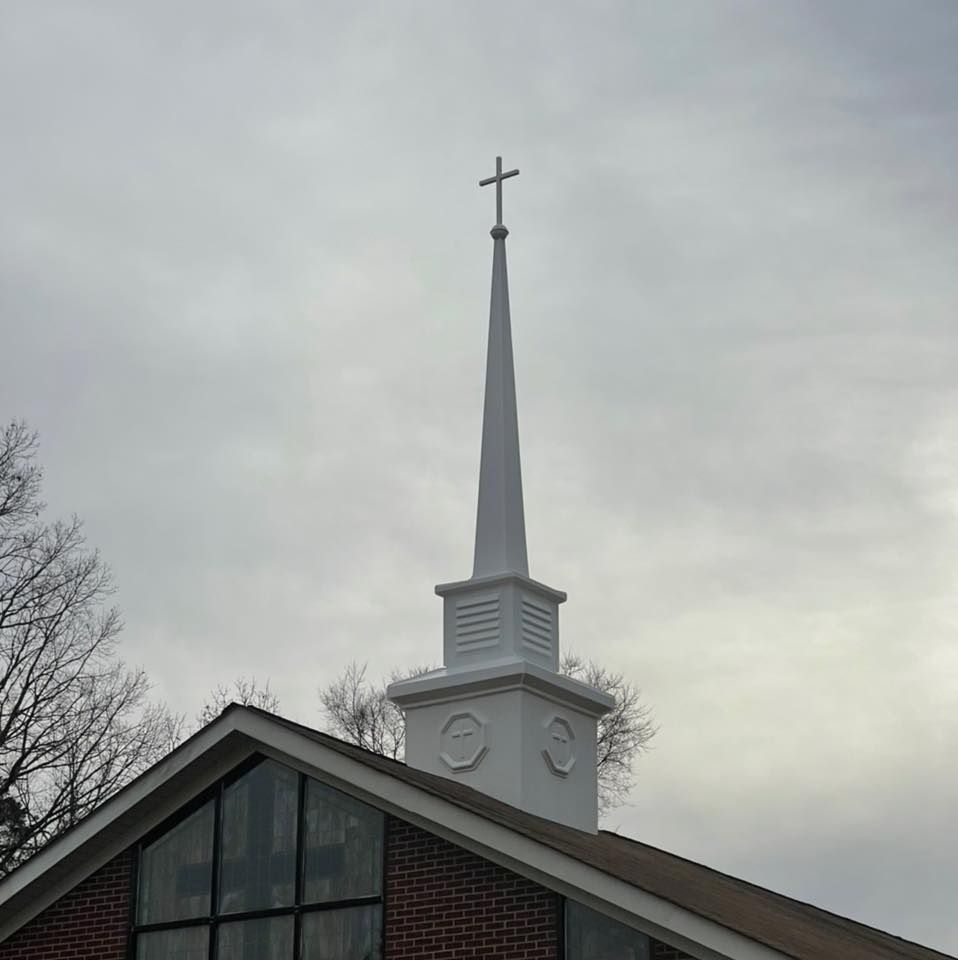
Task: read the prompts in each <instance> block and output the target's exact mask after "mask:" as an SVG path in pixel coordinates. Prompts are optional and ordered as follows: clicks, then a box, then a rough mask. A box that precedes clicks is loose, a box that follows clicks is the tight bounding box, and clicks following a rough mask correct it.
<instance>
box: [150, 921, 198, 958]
mask: <svg viewBox="0 0 958 960" xmlns="http://www.w3.org/2000/svg"><path fill="white" fill-rule="evenodd" d="M209 935H210V931H209V927H186V928H184V929H180V930H160V931H157V932H156V933H138V934H137V935H136V960H207V957H208V956H209V950H210V948H209Z"/></svg>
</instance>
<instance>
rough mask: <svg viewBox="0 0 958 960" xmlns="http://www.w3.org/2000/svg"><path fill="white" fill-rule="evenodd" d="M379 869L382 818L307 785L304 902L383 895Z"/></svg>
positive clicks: (367, 808) (349, 800)
mask: <svg viewBox="0 0 958 960" xmlns="http://www.w3.org/2000/svg"><path fill="white" fill-rule="evenodd" d="M382 866H383V815H382V813H381V812H380V811H379V810H375V809H373V808H372V807H370V806H367V805H366V804H365V803H361V802H360V801H359V800H354V799H353V798H352V797H348V796H346V794H344V793H340V792H339V791H338V790H334V789H333V788H332V787H327V786H325V784H322V783H319V782H318V781H316V780H308V781H307V785H306V871H305V876H304V878H303V900H304V901H305V902H307V903H319V902H326V901H329V900H349V899H351V898H353V897H368V896H375V895H377V894H378V893H380V892H381V890H382Z"/></svg>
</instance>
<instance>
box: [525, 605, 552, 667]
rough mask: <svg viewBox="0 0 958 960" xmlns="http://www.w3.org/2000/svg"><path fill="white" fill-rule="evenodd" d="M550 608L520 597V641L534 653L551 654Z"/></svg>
mask: <svg viewBox="0 0 958 960" xmlns="http://www.w3.org/2000/svg"><path fill="white" fill-rule="evenodd" d="M552 633H553V627H552V610H551V609H550V608H549V607H547V606H545V605H543V604H541V603H536V602H535V601H534V600H530V599H529V598H528V597H523V598H522V642H523V644H524V645H525V646H527V647H528V648H529V649H530V650H534V651H535V652H536V653H541V654H544V655H545V656H547V657H549V656H552Z"/></svg>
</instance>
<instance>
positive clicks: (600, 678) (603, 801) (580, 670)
mask: <svg viewBox="0 0 958 960" xmlns="http://www.w3.org/2000/svg"><path fill="white" fill-rule="evenodd" d="M559 669H560V671H561V672H562V673H564V674H565V675H566V676H567V677H572V679H573V680H579V681H581V682H582V683H587V684H588V685H589V686H590V687H595V688H596V689H597V690H601V691H602V692H603V693H607V694H609V696H611V697H612V699H613V700H614V701H615V705H614V706H613V707H612V710H611V711H610V712H609V713H607V714H606V715H605V716H604V717H601V718H600V719H599V729H598V735H597V743H596V758H595V765H596V773H597V774H598V778H599V812H600V813H605V812H606V811H608V810H611V809H613V808H614V807H618V806H621V804H623V803H624V802H625V798H626V796H627V795H628V793H629V791H630V790H631V789H632V785H633V783H634V782H635V777H634V773H633V763H634V762H635V760H636V758H637V757H638V756H639V754H642V753H644V752H645V751H646V750H648V749H649V742H650V741H651V740H652V738H653V737H654V736H655V734H656V732H657V731H658V727H657V726H656V725H655V722H654V720H653V717H652V709H651V707H649V706H648V705H647V704H644V703H642V701H641V699H640V698H641V691H640V690H639V688H638V687H636V685H635V684H634V683H632V682H631V681H629V680H626V679H625V677H624V676H623V675H622V674H621V673H614V672H613V671H611V670H607V669H606V668H605V667H602V666H600V665H599V664H597V663H596V662H595V661H594V660H583V659H582V658H581V657H579V656H577V655H576V654H575V653H571V652H570V653H567V654H565V655H564V656H563V657H562V662H561V664H560V667H559Z"/></svg>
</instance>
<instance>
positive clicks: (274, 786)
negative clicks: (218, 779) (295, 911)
mask: <svg viewBox="0 0 958 960" xmlns="http://www.w3.org/2000/svg"><path fill="white" fill-rule="evenodd" d="M298 785H299V776H298V774H297V773H296V772H295V771H293V770H290V769H288V768H287V767H283V766H280V764H278V763H273V761H272V760H266V761H264V762H263V763H261V764H260V765H259V766H258V767H254V768H253V769H252V770H250V772H249V773H247V774H246V775H245V776H243V777H241V778H240V779H239V780H237V781H236V783H234V784H231V785H230V786H229V787H227V788H226V790H225V791H224V792H223V836H222V844H221V861H222V862H221V865H220V910H221V911H222V912H224V913H236V912H237V911H240V910H264V909H267V908H269V907H288V906H291V905H292V903H293V879H294V877H295V875H296V807H297V802H298Z"/></svg>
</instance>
